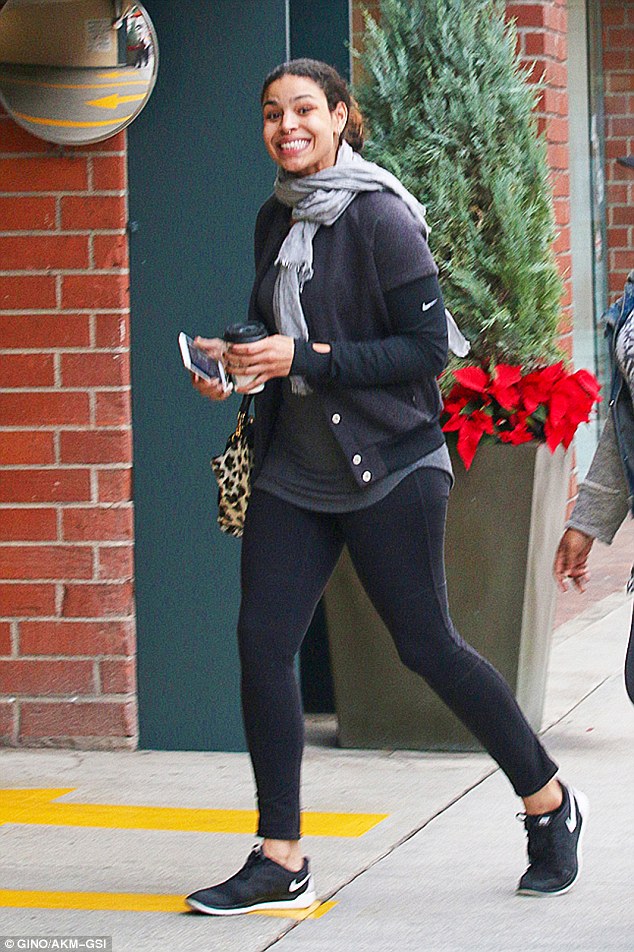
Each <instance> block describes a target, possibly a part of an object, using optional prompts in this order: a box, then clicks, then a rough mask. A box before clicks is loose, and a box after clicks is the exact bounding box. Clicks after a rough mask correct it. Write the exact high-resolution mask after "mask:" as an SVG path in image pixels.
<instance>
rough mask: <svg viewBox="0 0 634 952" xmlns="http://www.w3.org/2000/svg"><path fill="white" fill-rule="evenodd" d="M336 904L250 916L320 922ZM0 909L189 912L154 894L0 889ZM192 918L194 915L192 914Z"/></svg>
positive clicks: (179, 902) (175, 900) (177, 900)
mask: <svg viewBox="0 0 634 952" xmlns="http://www.w3.org/2000/svg"><path fill="white" fill-rule="evenodd" d="M336 905H337V903H336V902H333V901H330V902H323V903H319V902H314V903H313V904H312V906H309V907H308V909H263V910H259V911H258V912H250V913H248V915H250V916H270V917H274V918H276V919H295V920H298V921H301V920H303V919H320V918H321V916H324V915H325V914H326V913H327V912H330V910H331V909H332V908H333V907H334V906H336ZM0 907H1V908H5V909H83V910H86V911H92V912H108V911H109V912H191V910H190V909H189V907H188V906H186V905H185V901H184V898H183V896H179V895H170V894H167V895H161V894H155V893H101V892H46V891H42V890H32V889H0ZM192 915H194V913H192Z"/></svg>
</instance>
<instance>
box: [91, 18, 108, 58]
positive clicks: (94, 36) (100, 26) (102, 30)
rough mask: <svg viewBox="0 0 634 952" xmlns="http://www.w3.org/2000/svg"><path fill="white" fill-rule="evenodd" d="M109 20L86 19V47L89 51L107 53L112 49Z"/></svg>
mask: <svg viewBox="0 0 634 952" xmlns="http://www.w3.org/2000/svg"><path fill="white" fill-rule="evenodd" d="M112 32H113V31H112V23H111V21H110V20H86V49H87V50H88V52H89V53H109V52H110V51H111V49H112Z"/></svg>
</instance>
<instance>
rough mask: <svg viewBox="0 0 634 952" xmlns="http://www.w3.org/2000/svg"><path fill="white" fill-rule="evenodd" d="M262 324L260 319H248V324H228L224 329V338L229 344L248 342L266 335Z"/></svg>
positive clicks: (267, 333)
mask: <svg viewBox="0 0 634 952" xmlns="http://www.w3.org/2000/svg"><path fill="white" fill-rule="evenodd" d="M268 336H269V332H268V331H267V329H266V327H265V326H264V324H261V323H260V321H250V322H249V323H248V324H243V323H241V324H229V326H228V327H227V328H226V329H225V333H224V338H225V340H226V341H228V342H229V343H230V344H250V343H251V342H252V341H254V340H262V338H263V337H268Z"/></svg>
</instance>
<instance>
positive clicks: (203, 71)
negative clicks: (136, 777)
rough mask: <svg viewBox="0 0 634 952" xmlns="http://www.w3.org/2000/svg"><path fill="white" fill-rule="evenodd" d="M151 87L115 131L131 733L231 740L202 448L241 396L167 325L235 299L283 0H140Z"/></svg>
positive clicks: (224, 307) (226, 308) (217, 446)
mask: <svg viewBox="0 0 634 952" xmlns="http://www.w3.org/2000/svg"><path fill="white" fill-rule="evenodd" d="M145 5H146V7H147V10H148V13H149V15H150V17H151V18H152V21H153V23H154V26H155V28H156V32H157V35H158V42H159V73H158V80H157V84H156V88H155V90H154V92H153V94H152V97H151V99H150V101H149V103H148V105H147V107H146V108H145V110H144V111H143V113H142V115H141V116H140V117H139V119H138V120H137V121H136V122H135V123H133V124H132V125H131V126H130V128H129V131H128V142H129V149H128V152H129V192H130V213H129V214H130V254H131V261H130V270H131V300H132V397H133V424H134V499H135V519H136V526H135V529H136V604H137V625H138V683H139V709H140V713H139V716H140V746H141V747H144V748H154V749H157V748H158V749H172V750H174V749H180V750H241V749H244V738H243V733H242V726H241V718H240V705H239V675H238V658H237V650H236V644H235V625H236V617H237V609H238V558H239V551H240V543H239V542H238V541H236V540H234V539H231V538H229V537H226V536H224V535H222V534H221V533H220V532H219V530H218V529H217V528H216V526H215V516H216V506H215V489H214V482H213V477H212V474H211V471H210V468H209V459H210V457H211V455H212V454H213V453H215V452H218V451H220V450H221V449H222V448H223V447H224V442H225V439H226V436H227V434H228V433H229V431H230V429H231V426H232V421H233V420H234V418H235V414H236V411H237V407H238V398H237V397H232V398H231V399H230V400H228V401H227V402H226V403H224V404H222V405H213V404H211V403H208V402H206V401H204V400H203V399H202V398H201V397H199V396H198V394H196V393H195V392H194V391H193V389H192V387H191V384H190V382H189V376H188V374H187V373H186V371H185V370H184V369H183V367H182V364H181V362H180V357H179V352H178V347H177V337H178V333H179V331H181V330H184V331H187V332H188V333H190V334H202V335H206V336H212V335H218V334H220V333H221V332H222V329H223V327H224V326H225V324H227V323H229V322H230V321H235V320H238V319H240V318H241V317H243V316H244V315H245V312H246V305H247V301H248V297H249V289H250V284H251V281H252V277H253V264H252V259H253V253H252V233H253V224H254V221H255V215H256V212H257V209H258V207H259V205H260V204H261V203H262V202H263V201H264V200H265V199H266V198H267V196H268V195H269V194H270V192H271V187H272V182H273V171H274V170H273V168H272V166H271V163H270V160H269V159H268V158H267V156H266V153H265V151H264V147H263V145H262V144H261V138H260V126H261V118H260V109H259V104H258V98H259V91H260V84H261V82H262V78H263V76H264V75H265V74H266V72H267V71H268V70H269V69H271V68H272V66H273V65H275V64H276V63H278V62H280V61H281V60H283V59H284V58H285V51H286V46H285V44H286V10H285V7H286V4H285V2H284V0H222V2H219V3H210V2H209V0H189V2H188V3H187V4H185V5H183V6H181V7H180V8H179V9H178V13H177V15H176V16H175V8H174V6H173V4H169V3H164V2H161V0H146V4H145Z"/></svg>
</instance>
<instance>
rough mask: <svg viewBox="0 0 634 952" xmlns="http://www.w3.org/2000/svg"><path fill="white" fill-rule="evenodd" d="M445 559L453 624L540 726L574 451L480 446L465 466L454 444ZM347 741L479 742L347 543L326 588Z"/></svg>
mask: <svg viewBox="0 0 634 952" xmlns="http://www.w3.org/2000/svg"><path fill="white" fill-rule="evenodd" d="M451 451H452V459H453V463H454V472H455V474H456V483H455V486H454V488H453V490H452V494H451V497H450V503H449V516H448V522H447V542H446V563H447V583H448V588H449V604H450V607H451V614H452V617H453V619H454V622H455V624H456V627H457V628H458V630H459V631H460V633H461V634H462V635H463V637H464V638H466V640H467V641H468V642H470V644H472V645H473V646H474V647H475V648H476V649H477V650H478V651H479V652H480V653H481V654H483V655H484V656H485V657H486V658H488V659H489V661H491V662H492V664H493V665H494V666H495V667H496V668H497V669H498V670H499V671H500V672H501V674H502V675H503V676H504V677H505V678H506V680H507V681H508V682H509V684H510V685H511V687H512V689H513V690H514V691H515V695H516V697H517V699H518V701H519V703H520V705H521V707H522V709H523V710H524V712H525V713H526V715H527V717H528V720H529V721H530V723H531V725H532V726H533V727H534V728H535V729H539V727H540V724H541V718H542V712H543V705H544V693H545V686H546V670H547V665H548V657H549V652H550V641H551V633H552V624H553V616H554V608H555V594H556V589H555V583H554V580H553V577H552V572H551V567H552V561H553V557H554V553H555V549H556V547H557V543H558V540H559V537H560V535H561V531H562V528H563V523H564V515H565V507H566V499H567V495H568V477H569V466H570V462H569V455H570V454H565V453H564V452H563V451H562V450H561V448H560V449H559V450H557V452H556V453H555V454H554V455H552V454H551V453H550V451H549V450H548V449H547V448H546V447H545V446H543V445H541V444H532V443H528V444H524V445H523V446H514V447H511V446H505V445H500V444H486V445H482V446H480V448H479V449H478V452H477V453H476V457H475V460H474V463H473V466H472V468H471V470H470V471H469V472H468V473H467V472H466V471H465V469H464V467H463V465H462V462H461V461H460V460H459V459H457V457H456V454H455V452H454V451H453V448H451ZM324 604H325V610H326V618H327V622H328V636H329V641H330V653H331V663H332V669H333V678H334V689H335V702H336V711H337V716H338V721H339V742H340V744H341V746H343V747H363V748H409V749H418V750H477V749H478V744H477V742H476V741H475V740H474V739H473V738H472V737H471V735H470V734H469V733H468V731H467V730H466V729H465V728H464V727H463V726H462V724H461V723H460V722H459V721H458V720H457V718H455V717H454V715H453V714H452V713H451V712H450V711H449V710H448V709H447V708H446V707H445V706H444V704H442V702H441V701H440V700H439V699H438V698H437V697H436V695H435V694H434V693H433V692H432V691H431V690H430V689H429V688H428V687H427V685H426V684H425V683H424V682H423V681H422V679H420V678H419V677H418V676H417V675H415V674H413V673H412V672H411V671H408V670H407V669H406V668H405V667H404V666H403V665H402V664H401V662H400V660H399V658H398V655H397V653H396V649H395V648H394V645H393V643H392V640H391V638H390V636H389V634H388V632H387V630H386V628H385V626H384V625H383V623H382V621H381V620H380V618H379V617H378V615H377V614H376V612H375V611H374V608H373V607H372V605H371V604H370V601H369V599H368V598H367V596H366V594H365V592H364V591H363V589H362V587H361V584H360V582H359V580H358V578H357V575H356V572H355V571H354V568H353V567H352V564H351V562H350V558H349V556H348V553H347V551H345V552H344V554H343V555H342V558H341V560H340V562H339V564H338V566H337V569H336V570H335V573H334V575H333V577H332V579H331V581H330V583H329V585H328V588H327V590H326V594H325V597H324Z"/></svg>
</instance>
